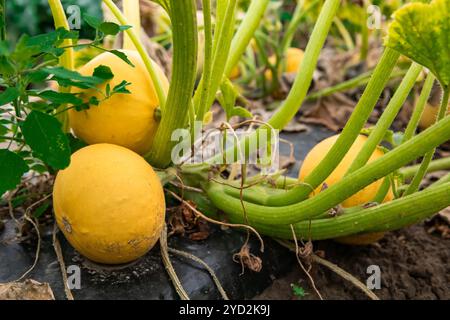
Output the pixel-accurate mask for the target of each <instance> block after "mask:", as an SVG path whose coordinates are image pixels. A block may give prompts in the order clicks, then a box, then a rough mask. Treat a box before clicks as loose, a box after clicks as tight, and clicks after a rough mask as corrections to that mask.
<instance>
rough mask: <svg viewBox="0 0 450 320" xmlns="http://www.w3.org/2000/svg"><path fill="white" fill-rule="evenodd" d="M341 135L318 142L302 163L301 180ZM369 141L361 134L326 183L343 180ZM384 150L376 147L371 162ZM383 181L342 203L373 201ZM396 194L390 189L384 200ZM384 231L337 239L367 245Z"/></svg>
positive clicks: (316, 191) (358, 204)
mask: <svg viewBox="0 0 450 320" xmlns="http://www.w3.org/2000/svg"><path fill="white" fill-rule="evenodd" d="M338 137H339V135H335V136H332V137H329V138H327V139H325V140H323V141H322V142H320V143H319V144H317V145H316V146H315V147H314V148H313V149H312V150H311V151H310V152H309V154H308V155H307V156H306V158H305V161H304V162H303V164H302V168H301V170H300V174H299V179H300V181H303V180H304V179H305V178H306V176H307V175H309V174H310V173H311V172H312V171H313V170H314V168H315V167H316V166H317V165H318V164H319V162H320V161H322V159H323V158H324V157H325V155H326V154H327V153H328V151H329V150H330V149H331V147H332V146H333V145H334V143H335V142H336V140H337V139H338ZM366 141H367V137H366V136H363V135H359V136H358V138H357V139H356V141H355V142H354V144H353V145H352V146H351V148H350V150H349V151H348V152H347V154H346V155H345V157H344V159H342V161H341V162H340V163H339V165H338V166H337V167H336V169H335V170H334V171H333V172H332V173H331V174H330V176H329V177H328V178H327V179H325V183H326V184H327V185H328V186H331V185H333V184H335V183H337V182H338V181H339V180H341V179H342V178H343V177H344V175H345V173H346V172H347V170H348V168H349V167H350V165H351V164H352V162H353V160H355V158H356V156H357V155H358V153H359V151H361V149H362V147H363V146H364V144H365V142H366ZM383 154H384V153H383V151H382V150H380V149H376V150H375V151H374V153H373V154H372V156H371V157H370V159H369V161H368V162H369V163H370V162H372V161H375V160H376V159H378V158H380V157H381V156H383ZM382 183H383V180H378V181H375V182H374V183H372V184H370V185H368V186H367V187H365V188H364V189H362V190H360V191H359V192H358V193H356V194H354V195H353V196H351V197H350V198H348V199H346V200H345V201H343V202H342V203H341V205H342V206H343V207H344V208H350V207H355V206H361V205H364V204H366V203H369V202H371V201H372V200H373V199H374V198H375V196H376V194H377V192H378V190H379V189H380V187H381V185H382ZM320 190H321V187H319V188H317V189H316V190H315V193H316V194H317V193H319V192H320ZM393 198H394V195H393V193H392V190H390V191H389V193H388V194H387V195H386V198H385V199H384V201H383V202H387V201H391V200H393ZM383 235H384V233H369V234H363V235H357V236H349V237H342V238H339V239H336V240H337V241H338V242H341V243H346V244H352V245H366V244H369V243H373V242H376V241H378V240H380V239H381V238H382V237H383Z"/></svg>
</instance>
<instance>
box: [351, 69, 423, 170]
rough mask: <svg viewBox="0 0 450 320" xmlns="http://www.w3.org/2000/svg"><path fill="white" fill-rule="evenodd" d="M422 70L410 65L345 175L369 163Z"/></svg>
mask: <svg viewBox="0 0 450 320" xmlns="http://www.w3.org/2000/svg"><path fill="white" fill-rule="evenodd" d="M422 69H423V67H422V66H421V65H419V64H417V63H413V64H412V65H411V67H410V68H409V71H408V73H407V74H406V76H405V78H404V79H403V81H402V82H401V83H400V86H399V87H398V88H397V91H396V92H395V94H394V96H393V97H392V99H391V100H390V101H389V103H388V105H387V106H386V108H385V110H384V112H383V114H382V115H381V117H380V119H379V120H378V122H377V124H376V126H375V127H374V129H373V131H372V132H371V133H370V135H369V138H368V139H367V141H366V143H365V144H364V146H363V147H362V149H361V151H360V152H359V153H358V155H357V156H356V158H355V160H354V161H353V162H352V164H351V165H350V167H349V168H348V171H347V173H346V174H348V173H351V172H353V171H355V170H358V169H359V168H361V167H362V166H364V165H365V164H366V163H367V161H369V159H370V157H371V156H372V154H373V152H374V151H375V149H376V148H377V147H378V145H379V144H380V142H381V141H382V140H383V138H384V136H385V135H386V132H387V130H388V129H389V127H390V126H391V124H392V122H394V120H395V117H396V116H397V114H398V112H399V111H400V109H401V107H402V106H403V104H404V103H405V101H406V99H407V98H408V95H409V93H410V92H411V89H412V88H413V87H414V85H415V83H416V79H417V77H418V76H419V74H420V72H421V71H422Z"/></svg>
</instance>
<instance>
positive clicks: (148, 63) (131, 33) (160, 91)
mask: <svg viewBox="0 0 450 320" xmlns="http://www.w3.org/2000/svg"><path fill="white" fill-rule="evenodd" d="M103 2H104V3H105V4H106V6H107V7H108V8H109V10H111V12H112V14H113V15H114V16H115V18H116V19H117V21H119V23H120V24H122V25H124V26H125V25H129V24H128V21H127V19H126V18H125V16H124V15H123V14H122V12H121V11H120V10H119V8H118V7H117V6H116V5H115V4H114V2H113V1H112V0H103ZM125 32H126V33H127V36H128V37H129V38H130V39H131V41H132V42H133V44H134V46H135V47H136V50H137V51H138V52H139V55H140V56H141V58H142V60H143V61H144V64H145V67H146V69H147V71H148V73H149V74H150V77H151V79H152V81H153V85H154V86H155V90H156V93H157V95H158V99H159V107H160V109H161V112H162V114H163V116H164V111H165V105H166V92H165V91H164V88H163V85H162V82H161V79H159V75H158V73H157V72H156V68H155V66H154V65H153V64H154V62H153V61H152V60H151V59H150V56H149V55H148V53H147V50H146V49H145V47H144V45H143V44H142V41H141V40H140V39H139V37H138V35H137V34H136V31H135V30H134V29H133V28H130V29H127V30H126V31H125ZM195 43H197V42H195Z"/></svg>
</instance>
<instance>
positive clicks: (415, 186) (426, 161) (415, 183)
mask: <svg viewBox="0 0 450 320" xmlns="http://www.w3.org/2000/svg"><path fill="white" fill-rule="evenodd" d="M449 96H450V90H449V88H448V87H443V95H442V101H441V106H440V108H439V113H438V116H437V119H436V122H439V121H440V120H442V119H443V118H444V117H445V114H446V112H447V106H448V101H449ZM435 152H436V149H433V150H431V151H430V152H428V153H427V154H426V155H425V156H424V158H423V160H422V163H421V164H420V167H419V170H418V171H417V173H416V174H415V176H414V178H413V179H412V181H411V183H410V185H409V186H408V189H406V191H405V193H404V196H407V195H410V194H413V193H414V192H416V191H417V190H419V187H420V183H421V182H422V179H423V177H424V176H425V174H426V173H427V171H428V166H429V165H430V162H431V160H432V159H433V156H434V153H435Z"/></svg>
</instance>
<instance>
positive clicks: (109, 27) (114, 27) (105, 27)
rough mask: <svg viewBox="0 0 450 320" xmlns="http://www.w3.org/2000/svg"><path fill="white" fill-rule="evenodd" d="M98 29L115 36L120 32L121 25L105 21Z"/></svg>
mask: <svg viewBox="0 0 450 320" xmlns="http://www.w3.org/2000/svg"><path fill="white" fill-rule="evenodd" d="M98 30H100V31H101V32H103V33H104V34H106V35H111V36H115V35H116V34H118V33H119V32H120V26H119V25H118V24H116V23H114V22H103V23H101V24H100V25H99V26H98Z"/></svg>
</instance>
